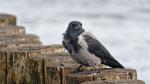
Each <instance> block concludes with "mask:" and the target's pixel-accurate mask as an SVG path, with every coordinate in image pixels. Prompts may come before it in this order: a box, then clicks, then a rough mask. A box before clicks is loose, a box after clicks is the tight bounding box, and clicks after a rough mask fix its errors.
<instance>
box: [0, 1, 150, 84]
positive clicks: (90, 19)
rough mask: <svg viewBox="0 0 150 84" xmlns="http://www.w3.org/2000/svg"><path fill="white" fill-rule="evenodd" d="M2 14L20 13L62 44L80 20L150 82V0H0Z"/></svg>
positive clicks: (21, 21) (35, 30)
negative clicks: (68, 30) (71, 24)
mask: <svg viewBox="0 0 150 84" xmlns="http://www.w3.org/2000/svg"><path fill="white" fill-rule="evenodd" d="M0 13H11V14H14V15H16V16H17V18H18V25H22V26H25V27H26V32H27V33H32V34H36V35H39V36H40V38H41V40H42V41H43V43H44V44H56V43H61V40H62V33H63V32H64V31H65V30H66V27H67V25H68V23H69V22H70V21H72V20H79V21H81V22H82V23H83V26H84V28H85V29H86V30H87V31H90V32H92V33H93V34H94V35H95V36H96V37H97V38H98V39H99V40H100V41H101V43H102V44H103V45H105V46H106V48H107V49H108V50H109V51H110V53H111V54H112V55H113V56H114V57H115V58H116V59H117V60H118V61H119V62H121V63H122V64H123V65H124V66H125V67H127V68H135V69H137V72H138V78H139V79H142V80H144V81H146V84H149V83H150V0H0Z"/></svg>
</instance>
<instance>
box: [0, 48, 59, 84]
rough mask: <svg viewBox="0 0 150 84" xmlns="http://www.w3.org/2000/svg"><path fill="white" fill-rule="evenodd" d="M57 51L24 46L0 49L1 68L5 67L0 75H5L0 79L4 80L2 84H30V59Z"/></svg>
mask: <svg viewBox="0 0 150 84" xmlns="http://www.w3.org/2000/svg"><path fill="white" fill-rule="evenodd" d="M58 51H60V49H59V50H54V47H53V46H52V47H51V46H24V47H11V48H10V47H8V48H3V49H0V54H1V55H2V57H3V63H4V64H3V66H5V67H3V68H4V69H2V70H1V73H5V78H3V77H4V76H1V77H0V79H3V80H2V81H4V80H5V83H4V84H12V83H15V84H30V65H29V64H30V58H31V57H36V56H37V55H40V54H50V53H53V52H58ZM5 62H6V63H5ZM14 75H15V76H14ZM6 78H7V79H6Z"/></svg>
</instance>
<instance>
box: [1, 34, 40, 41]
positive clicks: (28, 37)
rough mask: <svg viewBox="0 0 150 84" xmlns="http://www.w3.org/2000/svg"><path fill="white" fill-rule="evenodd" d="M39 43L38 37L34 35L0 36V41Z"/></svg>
mask: <svg viewBox="0 0 150 84" xmlns="http://www.w3.org/2000/svg"><path fill="white" fill-rule="evenodd" d="M16 40H17V41H40V38H39V36H37V35H34V34H20V35H3V36H0V41H16Z"/></svg>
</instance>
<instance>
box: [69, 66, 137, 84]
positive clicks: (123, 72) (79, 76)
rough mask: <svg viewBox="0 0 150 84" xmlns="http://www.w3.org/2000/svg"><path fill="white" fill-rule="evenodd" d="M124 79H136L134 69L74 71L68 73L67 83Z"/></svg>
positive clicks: (75, 83) (79, 83) (77, 83)
mask: <svg viewBox="0 0 150 84" xmlns="http://www.w3.org/2000/svg"><path fill="white" fill-rule="evenodd" d="M114 79H118V80H125V79H133V80H135V79H137V74H136V70H132V69H119V68H118V69H100V70H99V73H93V74H90V73H89V74H87V73H84V72H83V73H75V74H70V75H69V76H68V79H67V81H68V82H67V84H70V83H71V82H72V81H74V82H73V83H72V84H81V83H82V82H85V81H93V80H114Z"/></svg>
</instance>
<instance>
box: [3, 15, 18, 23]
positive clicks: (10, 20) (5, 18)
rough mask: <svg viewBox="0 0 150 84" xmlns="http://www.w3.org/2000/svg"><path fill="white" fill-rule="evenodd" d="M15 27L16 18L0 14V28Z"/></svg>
mask: <svg viewBox="0 0 150 84" xmlns="http://www.w3.org/2000/svg"><path fill="white" fill-rule="evenodd" d="M4 25H16V16H14V15H9V14H0V26H4Z"/></svg>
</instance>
